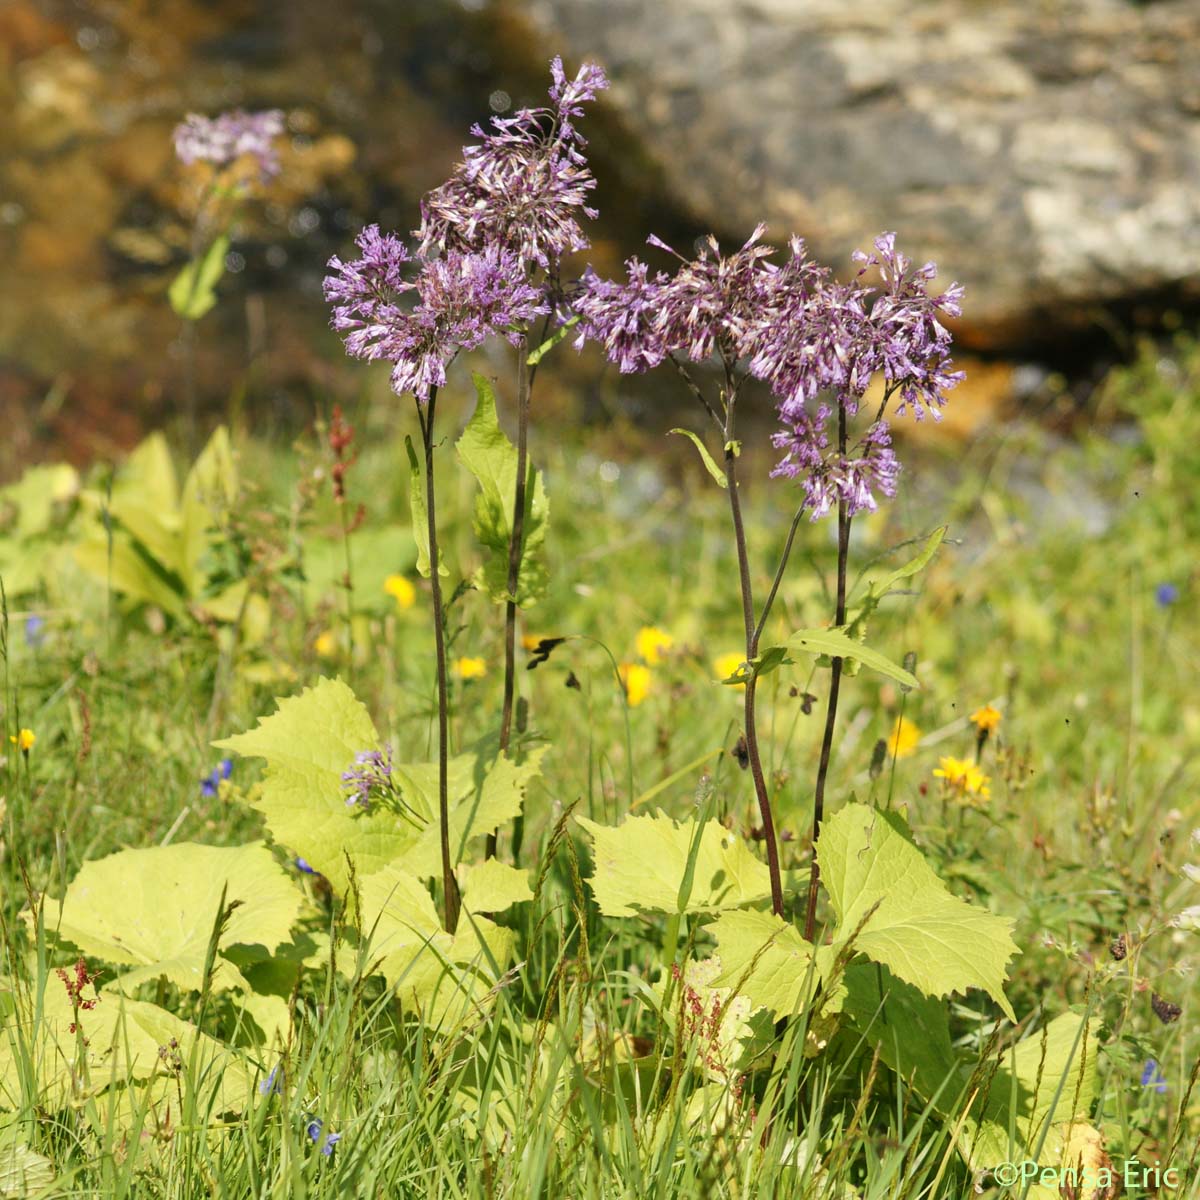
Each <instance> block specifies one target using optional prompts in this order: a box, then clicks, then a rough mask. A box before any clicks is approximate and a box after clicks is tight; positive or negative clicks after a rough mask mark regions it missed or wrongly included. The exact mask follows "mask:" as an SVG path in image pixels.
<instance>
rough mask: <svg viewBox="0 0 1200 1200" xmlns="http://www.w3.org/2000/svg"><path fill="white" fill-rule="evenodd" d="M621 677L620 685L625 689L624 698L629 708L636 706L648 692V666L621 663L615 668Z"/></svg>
mask: <svg viewBox="0 0 1200 1200" xmlns="http://www.w3.org/2000/svg"><path fill="white" fill-rule="evenodd" d="M617 674H618V675H619V676H620V677H621V686H622V687H623V688H624V689H625V698H626V700H628V701H629V707H630V708H637V706H638V705H639V704H641V702H642V701H643V700H645V698H646V696H647V695H648V694H649V692H650V681H651V675H650V668H649V667H643V666H642V664H641V663H622V664H621V665H620V666H619V667H618V668H617Z"/></svg>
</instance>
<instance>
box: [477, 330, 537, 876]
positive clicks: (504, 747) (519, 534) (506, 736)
mask: <svg viewBox="0 0 1200 1200" xmlns="http://www.w3.org/2000/svg"><path fill="white" fill-rule="evenodd" d="M529 392H530V388H529V346H528V339H527V337H526V336H525V335H524V334H522V336H521V340H520V341H519V342H518V343H517V484H516V493H515V495H514V497H513V512H512V533H511V535H510V537H509V541H508V599H507V600H506V601H505V604H504V704H503V707H502V709H501V712H500V753H501V754H504V753H506V752H507V751H508V745H509V742H510V741H511V740H512V717H513V699H514V697H515V695H516V690H517V688H516V679H517V600H516V596H517V588H518V587H519V586H520V582H521V558H522V555H523V553H524V549H525V504H526V499H525V496H526V482H527V480H526V476H527V475H528V473H529ZM496 846H497V835H496V834H495V833H494V832H493V833H489V834H488V839H487V857H488V858H495V856H496Z"/></svg>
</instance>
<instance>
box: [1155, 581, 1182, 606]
mask: <svg viewBox="0 0 1200 1200" xmlns="http://www.w3.org/2000/svg"><path fill="white" fill-rule="evenodd" d="M1178 599H1179V589H1178V588H1177V587H1176V586H1175V585H1174V584H1173V583H1160V584H1159V585H1158V587H1156V588H1155V589H1154V602H1155V603H1156V604H1157V605H1158V607H1159V608H1169V607H1170V606H1171V605H1172V604H1174V603H1175V601H1176V600H1178Z"/></svg>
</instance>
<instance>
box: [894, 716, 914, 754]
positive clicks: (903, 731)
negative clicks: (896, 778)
mask: <svg viewBox="0 0 1200 1200" xmlns="http://www.w3.org/2000/svg"><path fill="white" fill-rule="evenodd" d="M920 741H921V731H920V729H918V728H917V726H916V725H915V724H914V723H913V722H912V721H910V720H908V719H907V718H905V717H897V718H896V721H895V724H894V725H893V726H892V732H891V733H889V734H888V740H887V752H888V754H889V755H890V756H891V757H892V758H908V757H909V756H910V755H912V754H914V753H915V752H916V749H917V746H918V745H919V744H920Z"/></svg>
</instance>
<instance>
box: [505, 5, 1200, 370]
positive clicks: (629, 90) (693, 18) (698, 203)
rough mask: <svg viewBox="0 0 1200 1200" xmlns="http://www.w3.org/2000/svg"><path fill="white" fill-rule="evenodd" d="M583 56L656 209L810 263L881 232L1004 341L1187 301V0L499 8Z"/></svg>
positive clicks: (1198, 132)
mask: <svg viewBox="0 0 1200 1200" xmlns="http://www.w3.org/2000/svg"><path fill="white" fill-rule="evenodd" d="M509 8H510V10H511V12H512V13H513V14H514V16H517V17H519V18H523V19H525V20H527V21H529V22H530V23H531V24H532V26H533V28H534V29H535V30H536V36H537V38H538V39H540V41H541V42H542V44H543V45H544V46H545V48H546V51H549V50H550V49H551V48H561V49H562V50H563V51H564V52H565V53H567V54H568V55H569V56H571V57H574V58H576V59H578V58H582V57H584V56H594V57H596V58H598V59H599V60H600V61H601V62H602V63H603V64H604V65H605V66H606V67H607V68H608V69H609V70H610V72H611V74H612V76H613V79H614V82H615V87H614V89H613V91H612V92H611V93H610V102H611V103H612V104H613V105H615V106H616V107H617V109H618V111H619V113H620V115H621V117H622V118H623V120H624V121H625V123H626V124H627V126H628V128H629V131H630V133H631V135H632V137H633V138H634V139H635V140H636V141H637V142H638V143H639V144H640V145H641V147H642V148H643V149H644V150H645V151H646V153H647V154H648V155H649V156H650V157H651V158H652V159H653V160H654V161H655V162H656V163H657V164H658V165H659V166H660V168H661V172H662V179H663V181H664V184H665V186H666V188H667V189H668V191H669V195H670V198H671V200H672V201H673V202H674V203H675V204H677V205H678V206H680V208H682V209H684V210H687V211H690V212H691V213H692V214H693V216H694V219H695V220H696V221H697V222H698V223H699V224H701V225H703V226H708V227H712V228H714V229H716V230H717V231H718V232H720V233H723V234H725V235H726V236H730V237H735V238H736V237H739V236H743V235H744V234H745V233H747V232H748V231H749V230H750V229H752V228H753V226H754V225H755V223H756V222H757V221H759V220H762V219H766V220H767V221H768V222H769V223H770V226H771V232H772V234H773V235H775V236H776V237H783V236H785V235H786V234H787V233H788V232H790V231H792V230H795V231H796V232H799V233H801V234H803V235H805V236H806V237H807V238H808V239H809V242H810V245H811V247H812V249H813V250H814V252H815V253H816V254H817V256H819V257H821V258H824V259H826V260H828V261H830V262H833V263H837V264H843V265H848V262H849V260H848V257H847V256H848V254H849V252H850V251H851V250H852V249H853V248H854V247H856V246H862V245H865V244H867V243H868V241H869V239H870V238H871V237H872V236H873V235H874V234H875V233H877V232H879V231H880V230H883V229H895V230H897V232H898V234H899V242H900V244H901V245H902V246H903V247H904V248H905V249H906V250H907V251H908V252H909V253H910V254H912V255H913V256H914V257H917V258H919V259H924V258H934V259H936V260H937V262H938V263H939V265H940V266H941V267H942V268H943V270H944V271H945V272H946V273H947V274H948V275H951V276H953V277H955V278H958V279H960V280H962V281H963V282H964V283H966V284H967V286H968V309H967V314H966V318H965V323H964V326H963V328H962V330H961V331H960V333H961V334H962V335H963V336H965V338H966V339H967V341H968V342H969V343H971V344H974V345H976V346H979V347H984V348H988V349H993V350H1007V351H1012V350H1014V349H1015V350H1025V351H1028V350H1029V348H1030V346H1031V344H1037V343H1045V342H1047V341H1049V340H1052V339H1055V338H1058V337H1060V336H1061V335H1063V334H1064V333H1067V334H1069V333H1071V332H1073V331H1078V330H1079V329H1080V328H1082V327H1084V326H1086V325H1087V324H1088V323H1090V322H1091V321H1093V320H1094V319H1095V316H1096V310H1097V308H1098V307H1100V306H1103V305H1111V304H1118V305H1119V304H1122V303H1133V302H1137V301H1139V300H1143V299H1150V300H1151V301H1157V302H1162V301H1166V300H1174V299H1177V298H1178V296H1179V294H1181V293H1182V294H1183V297H1184V299H1185V300H1186V299H1191V300H1193V301H1194V300H1195V299H1196V297H1197V295H1198V294H1200V293H1198V292H1197V291H1196V290H1195V288H1196V279H1197V276H1200V4H1197V3H1196V0H1159V2H1155V3H1133V2H1129V0H871V2H870V3H858V4H855V3H846V2H845V0H657V2H656V3H653V4H647V3H645V2H644V0H511V2H510V4H509Z"/></svg>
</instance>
